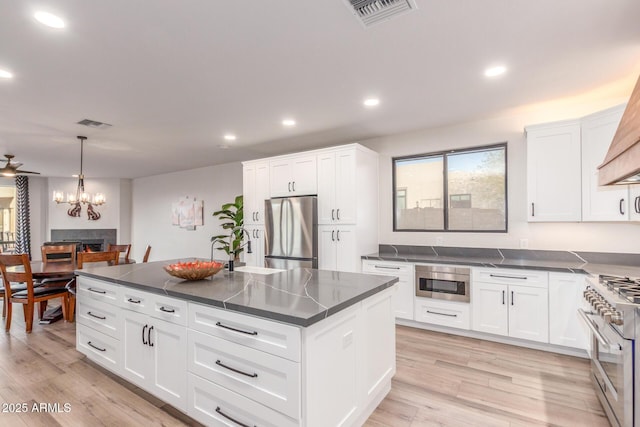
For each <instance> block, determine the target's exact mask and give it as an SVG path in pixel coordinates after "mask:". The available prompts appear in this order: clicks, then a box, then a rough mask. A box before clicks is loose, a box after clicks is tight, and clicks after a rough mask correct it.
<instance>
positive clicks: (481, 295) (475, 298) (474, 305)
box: [471, 282, 509, 335]
mask: <svg viewBox="0 0 640 427" xmlns="http://www.w3.org/2000/svg"><path fill="white" fill-rule="evenodd" d="M507 288H508V287H507V285H499V284H495V283H482V282H474V283H472V285H471V289H472V291H471V298H472V299H471V311H472V314H473V315H472V321H471V322H472V329H473V330H474V331H481V332H488V333H490V334H498V335H507V334H508V333H509V329H508V326H509V324H508V320H507V316H508V308H507Z"/></svg>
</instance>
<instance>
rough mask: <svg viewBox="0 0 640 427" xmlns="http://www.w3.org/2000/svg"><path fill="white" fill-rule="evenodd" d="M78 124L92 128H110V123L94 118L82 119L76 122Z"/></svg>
mask: <svg viewBox="0 0 640 427" xmlns="http://www.w3.org/2000/svg"><path fill="white" fill-rule="evenodd" d="M78 124H79V125H83V126H89V127H90V128H94V129H107V128H110V127H111V125H110V124H108V123H102V122H97V121H95V120H89V119H84V120H80V121H79V122H78Z"/></svg>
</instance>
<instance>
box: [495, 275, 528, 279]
mask: <svg viewBox="0 0 640 427" xmlns="http://www.w3.org/2000/svg"><path fill="white" fill-rule="evenodd" d="M489 276H491V277H498V278H500V279H520V280H527V279H528V277H527V276H506V275H502V274H489Z"/></svg>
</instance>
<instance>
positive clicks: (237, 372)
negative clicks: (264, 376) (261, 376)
mask: <svg viewBox="0 0 640 427" xmlns="http://www.w3.org/2000/svg"><path fill="white" fill-rule="evenodd" d="M216 365H218V366H222V367H223V368H225V369H228V370H230V371H233V372H235V373H236V374H241V375H245V376H247V377H250V378H258V374H256V373H255V372H254V373H253V374H247V373H246V372H244V371H241V370H240V369H236V368H232V367H231V366H227V365H225V364H224V363H222V362H221V361H220V360H216Z"/></svg>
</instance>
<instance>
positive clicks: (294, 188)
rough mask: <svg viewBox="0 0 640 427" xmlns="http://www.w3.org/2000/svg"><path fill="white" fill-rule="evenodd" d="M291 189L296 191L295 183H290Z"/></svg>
mask: <svg viewBox="0 0 640 427" xmlns="http://www.w3.org/2000/svg"><path fill="white" fill-rule="evenodd" d="M291 188H293V191H296V182H295V181H293V182H292V183H291Z"/></svg>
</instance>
